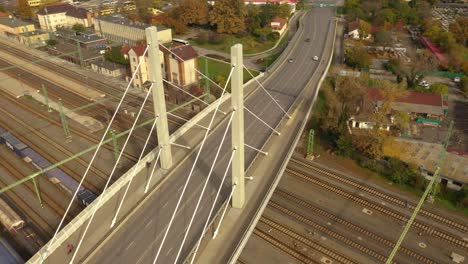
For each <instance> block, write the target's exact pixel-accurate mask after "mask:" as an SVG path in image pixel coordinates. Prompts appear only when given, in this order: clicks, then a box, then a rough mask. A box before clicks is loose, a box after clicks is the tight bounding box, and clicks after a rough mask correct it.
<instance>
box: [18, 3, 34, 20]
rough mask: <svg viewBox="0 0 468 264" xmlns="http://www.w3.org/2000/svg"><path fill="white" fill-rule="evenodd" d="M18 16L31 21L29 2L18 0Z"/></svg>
mask: <svg viewBox="0 0 468 264" xmlns="http://www.w3.org/2000/svg"><path fill="white" fill-rule="evenodd" d="M18 15H19V17H20V18H21V19H30V18H31V17H32V11H31V7H30V6H29V4H28V0H18Z"/></svg>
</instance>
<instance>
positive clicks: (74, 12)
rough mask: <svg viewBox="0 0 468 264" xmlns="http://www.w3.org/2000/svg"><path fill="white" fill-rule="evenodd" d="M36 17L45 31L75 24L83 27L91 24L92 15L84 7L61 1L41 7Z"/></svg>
mask: <svg viewBox="0 0 468 264" xmlns="http://www.w3.org/2000/svg"><path fill="white" fill-rule="evenodd" d="M37 18H38V19H39V24H40V26H41V29H44V30H47V31H55V30H56V29H57V27H71V26H73V25H75V24H82V25H84V26H85V27H90V26H92V25H93V18H92V15H91V13H89V12H88V11H87V10H86V9H84V8H80V7H76V6H72V5H70V4H63V3H60V4H54V5H49V6H45V7H43V8H42V9H41V10H39V12H37Z"/></svg>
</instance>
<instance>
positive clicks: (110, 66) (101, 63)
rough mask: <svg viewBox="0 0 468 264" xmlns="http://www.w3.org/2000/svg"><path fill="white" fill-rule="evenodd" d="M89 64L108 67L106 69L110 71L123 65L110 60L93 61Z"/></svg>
mask: <svg viewBox="0 0 468 264" xmlns="http://www.w3.org/2000/svg"><path fill="white" fill-rule="evenodd" d="M91 64H94V65H97V66H99V67H101V68H104V69H108V70H111V71H112V70H120V69H122V68H124V67H125V66H123V65H120V64H117V63H114V62H110V61H107V60H102V61H94V62H92V63H91Z"/></svg>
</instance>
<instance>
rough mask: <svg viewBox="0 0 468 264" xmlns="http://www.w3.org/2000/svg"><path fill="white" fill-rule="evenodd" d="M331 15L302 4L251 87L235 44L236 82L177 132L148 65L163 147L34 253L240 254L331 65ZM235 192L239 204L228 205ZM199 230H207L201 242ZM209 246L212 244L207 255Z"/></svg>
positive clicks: (115, 256)
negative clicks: (292, 31) (283, 43)
mask: <svg viewBox="0 0 468 264" xmlns="http://www.w3.org/2000/svg"><path fill="white" fill-rule="evenodd" d="M333 15H334V11H333V9H331V8H320V9H313V10H311V11H308V12H307V13H305V14H304V16H303V17H302V18H301V19H300V27H299V30H298V32H297V33H296V35H295V37H294V38H293V40H292V41H291V43H290V45H289V46H288V48H287V49H286V50H285V52H283V55H282V56H281V57H280V58H279V62H278V63H277V65H275V67H274V68H272V69H270V71H269V72H268V73H266V74H265V75H264V76H262V77H259V78H257V79H255V80H253V81H250V83H249V84H247V85H245V87H244V85H242V83H241V82H239V80H242V74H249V73H248V71H244V67H243V65H242V60H241V59H239V58H241V56H242V54H241V51H240V49H241V47H240V46H238V45H235V46H234V47H233V49H232V60H231V63H232V68H231V73H230V75H229V78H228V79H230V81H231V82H227V83H228V84H227V85H226V86H225V87H218V88H219V89H220V93H221V94H223V95H224V96H222V97H220V98H219V99H218V100H217V101H215V102H214V103H213V104H211V105H210V106H208V107H207V108H205V109H204V110H203V111H202V112H201V113H200V114H199V115H197V116H196V117H194V118H193V119H192V120H191V121H190V122H188V124H186V125H185V126H183V127H182V128H181V129H179V130H178V131H177V132H175V133H174V134H172V135H169V134H168V132H167V127H165V125H164V122H166V124H167V121H164V119H165V113H164V111H165V109H164V108H165V106H163V102H162V101H163V99H164V95H163V91H162V89H161V87H162V83H163V82H164V80H163V79H162V77H161V73H160V72H157V71H155V72H152V73H151V75H150V77H151V78H150V79H151V80H152V82H153V85H152V86H151V88H150V89H149V92H148V95H147V97H146V98H147V99H145V100H144V101H142V106H143V105H145V104H146V105H151V104H154V107H155V113H156V116H155V122H154V123H153V126H154V132H153V133H152V135H148V136H149V137H151V136H152V137H155V136H156V135H157V136H158V141H159V142H160V146H159V147H158V148H156V149H155V150H153V151H152V152H151V153H150V154H148V155H146V156H144V157H141V161H140V162H139V163H138V164H136V165H135V167H134V168H132V169H130V170H129V171H128V172H127V173H126V174H125V175H124V176H122V177H121V178H120V179H119V180H118V181H116V182H115V183H114V184H113V185H112V186H108V188H106V189H105V191H104V192H103V194H102V195H101V196H100V197H99V198H98V199H97V200H95V201H94V202H93V204H92V205H90V206H88V207H87V208H86V209H85V210H84V211H83V212H82V213H81V214H80V215H79V216H78V217H76V218H75V219H74V220H73V221H72V222H70V223H69V224H68V225H66V226H62V227H61V228H60V230H58V232H57V233H56V236H54V238H53V239H52V240H51V241H50V242H49V243H48V244H47V245H45V247H44V248H43V249H42V250H41V251H39V252H38V253H37V254H36V255H35V256H34V257H33V258H32V259H31V260H30V262H31V263H67V262H71V263H83V262H84V263H174V262H177V263H182V262H184V261H186V262H192V260H194V259H195V261H194V262H196V261H199V262H200V263H207V262H205V261H206V259H209V261H210V263H217V262H219V263H224V262H227V261H229V259H231V260H233V259H235V253H236V252H240V249H241V248H242V243H241V241H243V240H245V238H247V236H248V234H249V233H248V230H249V226H252V224H255V216H256V215H258V214H261V210H259V208H261V206H262V204H263V202H264V201H265V197H268V194H269V192H270V191H272V188H273V187H274V184H275V183H276V182H277V181H278V180H279V176H280V175H281V173H280V172H281V170H282V165H283V162H284V160H285V159H287V158H288V154H290V153H291V150H292V149H293V148H294V146H295V144H296V143H297V139H298V138H299V135H300V131H301V130H302V128H303V127H304V125H305V123H306V120H307V116H308V113H309V112H310V109H311V106H312V102H313V99H314V97H315V96H316V95H317V91H318V84H319V82H320V81H321V80H322V79H323V76H324V74H325V72H326V69H327V68H328V66H329V62H330V60H331V54H332V50H333V43H334V37H335V20H334V18H333ZM151 30H154V29H148V31H147V36H148V44H149V45H148V47H147V52H149V54H148V55H149V58H150V64H151V63H152V64H153V65H158V64H157V63H159V62H158V61H157V60H155V61H151V58H152V57H157V56H153V55H154V52H153V51H154V50H152V49H151V48H152V47H155V46H157V44H156V45H155V44H154V43H157V42H155V41H154V37H155V36H152V35H151V34H152V33H151ZM154 31H155V30H154ZM156 38H157V37H156ZM152 40H153V41H152ZM314 56H318V57H319V61H314V60H313V59H312V58H313V57H314ZM290 61H291V62H290ZM153 68H157V67H153ZM200 74H201V73H200ZM228 86H229V88H230V90H231V92H230V93H228V90H227V88H228ZM158 93H159V95H158ZM158 97H159V98H158ZM149 98H152V99H153V102H151V101H150V100H149ZM242 98H243V100H242ZM161 100H162V101H161ZM117 113H118V111H116V114H117ZM194 124H197V125H196V126H195V125H194ZM242 126H243V128H242ZM156 132H157V133H156ZM104 134H106V133H104ZM125 145H126V144H124V147H122V151H123V150H124V148H125ZM266 153H268V155H265V154H266ZM92 162H99V160H93V161H92ZM92 162H91V163H92ZM111 176H112V175H111ZM84 177H86V174H85V175H84ZM250 179H253V180H250ZM244 187H245V188H244ZM244 192H245V198H246V199H245V202H244ZM201 194H203V195H201ZM200 197H201V198H200ZM231 201H232V205H233V207H229V208H228V207H227V206H228V204H230V202H231ZM225 209H227V210H225ZM223 219H224V220H223ZM202 234H206V235H205V239H204V241H203V243H202V246H201V247H200V249H199V250H198V247H197V245H198V241H200V238H201V237H202ZM213 234H216V235H217V236H218V238H216V240H215V241H216V243H208V244H206V243H207V242H209V240H210V239H211V238H212V235H213ZM70 244H71V245H74V251H73V253H72V254H68V252H67V249H66V247H67V245H70ZM205 247H207V248H210V249H212V250H216V251H215V252H212V254H211V255H210V254H209V253H208V254H205V252H203V248H205ZM194 256H195V257H194Z"/></svg>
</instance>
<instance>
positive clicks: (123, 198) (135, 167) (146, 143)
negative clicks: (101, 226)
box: [110, 115, 159, 228]
mask: <svg viewBox="0 0 468 264" xmlns="http://www.w3.org/2000/svg"><path fill="white" fill-rule="evenodd" d="M158 118H159V115H157V116H156V118H155V119H154V122H153V125H152V126H151V129H150V131H149V133H148V137H147V138H146V141H145V145H144V146H143V150H142V151H141V153H140V157H138V161H137V163H136V164H135V165H134V167H133V170H132V176H131V178H130V181H129V182H128V184H127V188H126V189H125V192H124V195H123V197H122V199H121V200H120V203H119V207H118V208H117V211H116V212H115V216H114V218H113V219H112V223H111V226H110V228H112V227H114V225H115V222H116V221H117V217H118V216H119V212H120V209H121V208H122V205H123V203H124V201H125V197H127V193H128V189H130V185H131V184H132V181H133V178H135V176H136V173H137V164H138V163H140V161H141V158H143V155H144V153H145V150H146V146H147V145H148V143H149V141H150V138H151V135H153V131H154V127H155V126H156V122H157V121H158Z"/></svg>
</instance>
